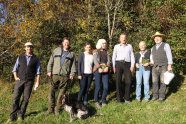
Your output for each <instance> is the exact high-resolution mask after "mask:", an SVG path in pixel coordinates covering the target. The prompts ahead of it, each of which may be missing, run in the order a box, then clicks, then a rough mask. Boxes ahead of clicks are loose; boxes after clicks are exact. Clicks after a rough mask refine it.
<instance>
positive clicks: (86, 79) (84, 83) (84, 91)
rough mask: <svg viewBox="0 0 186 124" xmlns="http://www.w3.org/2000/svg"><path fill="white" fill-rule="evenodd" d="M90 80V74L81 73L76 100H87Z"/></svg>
mask: <svg viewBox="0 0 186 124" xmlns="http://www.w3.org/2000/svg"><path fill="white" fill-rule="evenodd" d="M91 82H92V74H83V75H82V79H81V80H80V91H79V93H78V101H81V100H82V97H83V101H88V90H89V88H90V85H91Z"/></svg>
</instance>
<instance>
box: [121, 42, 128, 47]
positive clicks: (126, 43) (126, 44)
mask: <svg viewBox="0 0 186 124" xmlns="http://www.w3.org/2000/svg"><path fill="white" fill-rule="evenodd" d="M119 46H123V45H122V44H121V43H120V44H119ZM124 46H128V44H127V43H126V44H125V45H124Z"/></svg>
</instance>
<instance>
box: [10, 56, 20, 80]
mask: <svg viewBox="0 0 186 124" xmlns="http://www.w3.org/2000/svg"><path fill="white" fill-rule="evenodd" d="M18 67H19V57H18V58H17V60H16V63H15V65H14V68H13V70H12V72H13V74H14V79H15V80H20V79H19V77H18V75H17V73H18Z"/></svg>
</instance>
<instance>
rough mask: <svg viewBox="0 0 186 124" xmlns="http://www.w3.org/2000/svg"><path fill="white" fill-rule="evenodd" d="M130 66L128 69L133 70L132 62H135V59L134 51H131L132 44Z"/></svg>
mask: <svg viewBox="0 0 186 124" xmlns="http://www.w3.org/2000/svg"><path fill="white" fill-rule="evenodd" d="M130 52H131V56H130V57H131V67H130V71H131V72H134V64H135V59H134V52H133V48H132V45H131V50H130Z"/></svg>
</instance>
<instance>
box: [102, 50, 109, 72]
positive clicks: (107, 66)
mask: <svg viewBox="0 0 186 124" xmlns="http://www.w3.org/2000/svg"><path fill="white" fill-rule="evenodd" d="M109 68H110V55H109V53H108V52H107V64H106V68H105V69H104V70H103V71H104V72H108V71H109Z"/></svg>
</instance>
